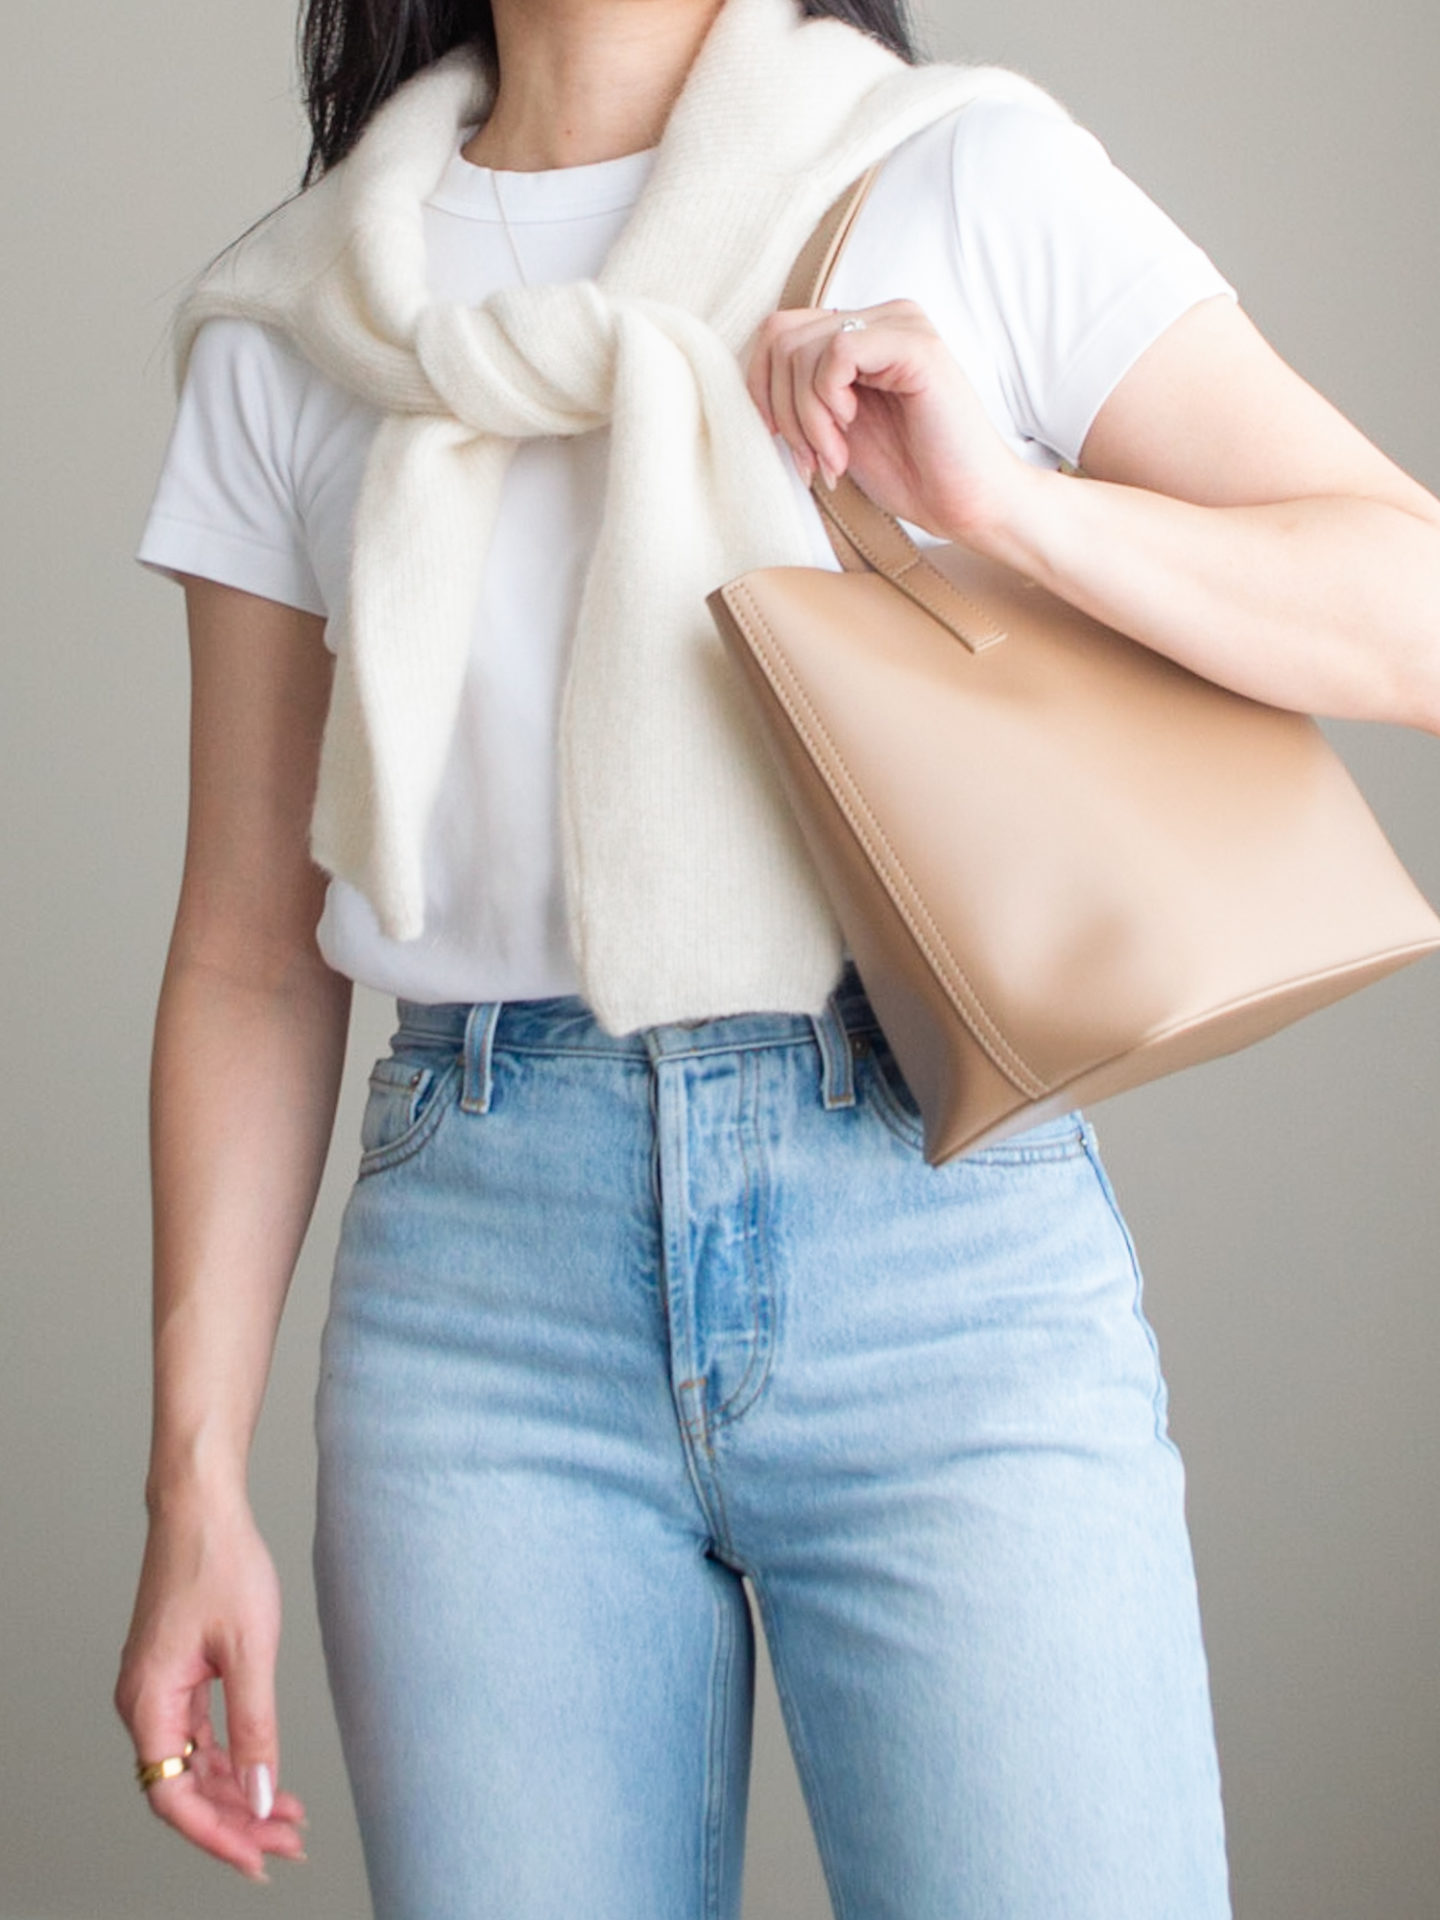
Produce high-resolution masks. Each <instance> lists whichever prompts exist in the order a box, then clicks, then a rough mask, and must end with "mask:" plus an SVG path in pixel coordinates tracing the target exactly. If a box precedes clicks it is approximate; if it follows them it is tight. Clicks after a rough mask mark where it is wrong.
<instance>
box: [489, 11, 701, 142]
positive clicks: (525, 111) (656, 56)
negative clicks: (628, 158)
mask: <svg viewBox="0 0 1440 1920" xmlns="http://www.w3.org/2000/svg"><path fill="white" fill-rule="evenodd" d="M722 4H723V0H494V15H495V40H496V46H497V48H498V52H499V69H500V77H499V85H498V87H497V89H496V95H495V104H494V107H493V108H492V110H491V113H490V117H489V119H488V120H486V122H485V124H484V126H483V127H481V128H480V129H479V131H478V132H477V133H476V134H475V136H474V138H473V139H471V140H470V141H469V142H468V143H467V145H466V146H465V149H464V156H465V158H466V159H467V160H469V161H471V162H472V163H473V164H474V165H475V166H479V167H494V168H500V169H504V170H506V171H508V172H516V173H535V172H539V171H541V170H543V169H545V168H550V167H582V166H589V165H591V164H592V163H593V162H595V161H600V160H618V159H619V158H620V157H621V156H622V155H624V154H627V153H639V152H641V151H643V150H644V149H645V148H647V147H653V146H655V145H657V144H658V142H659V139H660V135H661V133H662V132H663V131H664V127H665V122H666V120H667V119H668V118H669V114H670V109H671V107H673V106H674V104H675V101H676V99H677V98H678V97H679V94H680V90H681V88H682V87H683V86H684V84H685V78H686V75H687V74H688V73H689V71H690V68H691V66H692V64H693V63H694V60H695V56H696V54H697V53H698V52H699V51H700V46H701V43H702V42H703V40H704V38H705V36H706V34H707V33H708V32H709V30H710V25H711V23H712V21H713V20H714V18H715V15H716V14H717V13H718V12H719V10H720V7H721V5H722Z"/></svg>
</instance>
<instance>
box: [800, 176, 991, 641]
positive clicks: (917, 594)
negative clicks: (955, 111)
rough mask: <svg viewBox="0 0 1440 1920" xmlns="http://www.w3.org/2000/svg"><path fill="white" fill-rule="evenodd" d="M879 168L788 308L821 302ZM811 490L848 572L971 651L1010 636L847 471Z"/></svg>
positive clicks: (849, 202)
mask: <svg viewBox="0 0 1440 1920" xmlns="http://www.w3.org/2000/svg"><path fill="white" fill-rule="evenodd" d="M879 171H880V167H879V165H878V164H877V165H876V166H873V167H871V168H870V170H869V171H868V172H867V173H863V174H861V176H860V178H859V179H858V180H856V181H854V182H853V183H852V184H851V185H850V186H848V187H847V188H846V189H845V191H844V192H843V193H842V194H841V195H840V197H839V199H838V200H836V202H835V203H834V205H833V206H832V207H830V208H829V210H828V211H827V212H826V213H825V214H824V215H823V216H822V217H821V220H820V222H819V224H818V226H817V227H816V228H815V231H814V232H813V233H812V234H811V235H810V238H809V239H808V240H807V241H806V242H805V245H804V246H803V247H802V248H801V250H800V253H799V255H798V256H797V258H796V261H795V264H794V266H793V267H792V268H791V269H790V277H789V279H788V280H787V281H786V282H785V290H784V292H783V293H782V294H781V296H780V306H781V308H782V309H784V308H786V307H818V306H820V305H821V303H822V302H823V300H824V298H825V290H826V288H827V287H828V286H829V284H830V281H831V278H832V276H833V275H834V272H835V268H836V266H837V265H838V263H839V260H840V255H841V254H842V253H843V251H844V249H845V242H846V241H847V240H848V239H849V238H850V234H851V231H852V229H853V228H854V225H855V222H856V220H857V219H858V218H859V215H860V209H861V208H862V207H863V206H864V204H865V199H866V196H867V194H868V193H869V191H870V188H871V187H872V186H873V184H874V182H875V178H876V176H877V174H878V173H879ZM810 491H811V494H812V496H813V497H814V500H815V504H816V506H817V507H819V509H820V517H821V520H822V521H823V523H824V526H825V531H826V533H827V534H828V535H829V538H830V544H831V546H832V547H834V549H835V552H836V555H837V557H838V559H839V561H840V564H841V566H842V567H844V568H845V569H846V571H847V572H850V573H855V572H864V571H865V570H866V569H867V568H870V569H873V570H874V571H875V572H876V573H880V574H883V575H884V576H885V578H886V579H887V580H888V581H890V583H891V584H892V585H893V586H895V587H898V588H899V590H900V591H901V593H903V594H905V595H906V596H907V597H908V598H909V599H911V600H913V601H914V602H915V603H916V605H917V606H921V607H923V608H924V609H925V611H926V613H928V614H930V615H931V617H932V618H933V619H936V620H938V621H939V622H940V624H941V626H942V627H944V628H945V630H946V631H947V632H948V633H952V634H954V636H955V638H956V639H957V640H960V641H963V643H964V644H965V645H966V646H967V647H968V648H969V649H970V651H971V652H972V653H979V652H981V651H982V649H984V648H985V647H991V646H994V645H995V643H996V641H998V640H1003V639H1004V638H1005V632H1004V629H1003V628H1002V627H997V626H996V625H995V622H994V621H993V620H992V619H991V618H990V616H989V615H988V614H987V613H986V612H985V610H984V608H983V607H980V606H977V605H976V603H975V602H974V601H973V600H970V599H968V598H967V597H966V596H965V595H964V594H963V593H961V591H960V590H959V588H958V587H956V586H954V585H953V584H952V583H951V582H950V581H949V580H947V579H946V577H945V575H944V574H943V573H941V572H940V570H939V568H938V567H934V566H932V565H931V564H930V562H929V561H928V560H927V559H926V558H925V555H924V553H923V552H922V551H921V549H920V548H919V547H917V546H916V544H915V542H914V541H913V540H912V539H911V538H910V536H909V534H908V533H906V531H905V529H904V528H903V527H902V526H901V525H900V522H899V521H898V520H897V519H895V517H894V516H893V514H888V513H886V512H885V511H884V509H883V508H881V507H877V506H876V504H875V502H874V501H873V500H872V499H871V498H870V496H869V495H868V494H867V493H865V492H863V491H862V490H861V488H860V487H858V486H857V485H856V484H855V482H854V481H853V480H852V479H851V478H850V476H849V474H848V473H847V474H842V475H841V477H840V480H839V481H838V483H837V485H836V487H835V491H834V492H833V493H832V492H831V491H830V489H829V488H828V487H827V486H826V485H825V484H824V482H823V481H822V480H821V479H820V478H819V476H818V475H817V476H816V478H815V480H814V481H812V483H811V488H810Z"/></svg>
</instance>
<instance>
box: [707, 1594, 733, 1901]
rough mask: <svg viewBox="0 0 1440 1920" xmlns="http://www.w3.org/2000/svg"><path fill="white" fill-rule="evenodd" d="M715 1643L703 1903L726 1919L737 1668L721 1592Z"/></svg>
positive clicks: (715, 1602)
mask: <svg viewBox="0 0 1440 1920" xmlns="http://www.w3.org/2000/svg"><path fill="white" fill-rule="evenodd" d="M713 1605H714V1610H715V1645H714V1648H713V1650H712V1652H711V1657H710V1696H709V1700H708V1703H707V1704H708V1708H709V1726H708V1728H707V1739H706V1742H705V1830H704V1837H703V1842H702V1850H703V1859H702V1868H701V1871H702V1886H701V1903H702V1905H703V1907H704V1910H705V1920H724V1915H723V1908H722V1906H721V1899H722V1896H723V1893H724V1887H723V1884H722V1883H723V1879H724V1857H725V1819H726V1813H727V1804H726V1787H727V1778H726V1769H725V1756H726V1752H727V1750H728V1747H729V1737H728V1736H729V1730H730V1696H731V1680H732V1672H733V1668H734V1653H735V1635H734V1630H733V1627H732V1624H731V1617H730V1613H729V1610H728V1608H727V1607H726V1606H725V1604H724V1602H723V1601H722V1600H721V1598H720V1596H719V1595H718V1594H717V1595H715V1596H714V1597H713Z"/></svg>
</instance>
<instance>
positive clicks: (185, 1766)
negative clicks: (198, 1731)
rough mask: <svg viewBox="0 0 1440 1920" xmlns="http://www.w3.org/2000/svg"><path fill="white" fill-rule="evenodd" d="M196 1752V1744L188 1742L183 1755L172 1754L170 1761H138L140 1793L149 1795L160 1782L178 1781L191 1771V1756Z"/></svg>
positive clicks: (136, 1768)
mask: <svg viewBox="0 0 1440 1920" xmlns="http://www.w3.org/2000/svg"><path fill="white" fill-rule="evenodd" d="M194 1751H195V1742H194V1741H193V1740H187V1741H186V1742H185V1751H184V1752H183V1753H172V1754H171V1756H170V1758H169V1759H168V1760H137V1761H136V1762H135V1778H136V1779H137V1780H138V1781H139V1782H140V1791H141V1792H142V1793H148V1792H149V1791H150V1789H151V1787H153V1786H154V1785H155V1784H156V1783H157V1782H158V1781H161V1780H178V1779H179V1777H180V1775H181V1774H182V1773H188V1772H189V1771H190V1756H191V1754H192V1753H194Z"/></svg>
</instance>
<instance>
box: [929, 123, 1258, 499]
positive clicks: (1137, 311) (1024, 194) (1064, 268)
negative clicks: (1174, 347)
mask: <svg viewBox="0 0 1440 1920" xmlns="http://www.w3.org/2000/svg"><path fill="white" fill-rule="evenodd" d="M951 162H952V165H951V183H952V190H953V194H954V205H953V217H954V234H955V240H956V245H957V250H958V251H957V262H958V270H959V274H960V277H961V281H962V284H963V286H964V288H965V298H966V301H967V303H968V304H969V307H970V310H971V314H972V316H973V320H974V323H975V325H976V327H977V328H978V330H979V331H980V333H981V334H982V336H983V337H984V338H985V340H986V343H987V346H988V349H989V351H990V353H991V355H992V356H993V360H994V363H995V365H996V367H997V371H998V374H999V379H1000V384H1001V387H1002V390H1003V392H1004V396H1005V401H1006V405H1007V408H1008V410H1009V413H1010V416H1011V418H1012V420H1013V421H1014V423H1015V426H1016V428H1017V430H1018V431H1019V432H1020V433H1021V434H1022V435H1023V436H1024V437H1025V438H1027V439H1030V440H1034V441H1037V442H1039V443H1040V444H1041V445H1043V446H1045V447H1048V448H1049V449H1051V451H1052V452H1054V453H1056V454H1058V455H1059V456H1060V457H1061V458H1062V459H1065V460H1069V461H1072V462H1073V461H1076V460H1078V458H1079V455H1080V449H1081V447H1082V446H1083V444H1084V441H1085V436H1086V434H1087V433H1088V431H1089V429H1090V426H1091V423H1092V422H1093V421H1094V418H1095V416H1096V414H1097V413H1098V412H1099V411H1100V408H1101V407H1102V406H1103V404H1104V402H1105V401H1106V399H1107V398H1108V397H1109V395H1110V394H1111V393H1112V392H1113V391H1114V389H1115V387H1116V386H1117V385H1118V384H1119V382H1120V381H1121V379H1123V377H1124V375H1125V374H1126V373H1127V372H1128V371H1129V369H1130V368H1131V367H1132V366H1133V365H1134V363H1135V361H1136V360H1138V359H1139V357H1140V355H1141V354H1142V353H1143V352H1144V351H1145V349H1146V348H1147V347H1148V346H1150V345H1151V343H1152V342H1153V341H1155V340H1156V339H1158V338H1159V336H1160V334H1161V333H1163V332H1164V331H1165V329H1166V328H1167V327H1168V326H1169V325H1171V323H1172V322H1173V321H1175V320H1177V319H1178V318H1179V317H1180V316H1181V314H1183V313H1184V312H1186V311H1187V309H1189V308H1190V307H1192V306H1194V305H1195V304H1196V303H1197V302H1198V301H1201V300H1204V299H1207V298H1210V297H1212V296H1215V295H1222V296H1225V295H1228V296H1229V297H1231V298H1234V294H1235V290H1234V288H1233V287H1232V286H1231V285H1230V284H1229V282H1228V281H1227V280H1226V279H1225V278H1224V277H1223V276H1222V275H1221V274H1220V273H1219V271H1218V270H1217V269H1216V267H1215V266H1214V265H1213V264H1212V262H1211V261H1210V259H1209V258H1208V256H1207V255H1206V254H1205V253H1204V252H1203V251H1202V250H1201V248H1199V247H1198V246H1196V245H1195V243H1194V242H1193V241H1192V240H1190V239H1189V238H1188V237H1187V236H1186V235H1185V234H1184V233H1183V232H1181V230H1180V228H1179V227H1177V226H1176V225H1175V223H1174V222H1173V221H1172V220H1171V219H1170V218H1169V216H1168V215H1167V214H1165V213H1164V212H1162V211H1161V209H1160V208H1159V207H1158V206H1156V205H1155V203H1154V201H1152V200H1151V199H1149V198H1148V197H1147V195H1146V194H1144V193H1143V192H1142V191H1141V189H1140V188H1139V187H1138V186H1136V185H1135V183H1134V182H1133V181H1132V180H1130V179H1129V178H1128V177H1127V176H1126V175H1125V174H1124V173H1122V172H1121V171H1120V170H1119V168H1117V167H1116V166H1115V165H1114V164H1113V163H1112V162H1111V160H1110V158H1109V156H1108V154H1107V153H1106V151H1105V149H1104V147H1103V146H1102V145H1101V144H1100V142H1099V141H1098V140H1097V139H1096V138H1095V137H1094V135H1093V134H1091V133H1088V132H1086V131H1085V129H1083V128H1082V127H1079V126H1077V125H1076V124H1075V123H1074V121H1072V120H1071V119H1069V118H1068V117H1067V116H1066V115H1065V114H1064V113H1063V111H1062V110H1061V109H1060V108H1059V107H1056V106H1051V105H1048V104H1047V103H1045V102H1044V101H1038V102H1036V103H1035V104H1033V105H1032V104H1029V103H1024V104H1021V103H1015V102H1007V103H989V102H979V103H977V104H976V105H974V106H972V107H970V108H968V109H967V110H966V111H964V112H963V113H961V114H959V115H957V116H956V119H955V125H954V141H953V145H952V148H951Z"/></svg>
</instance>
